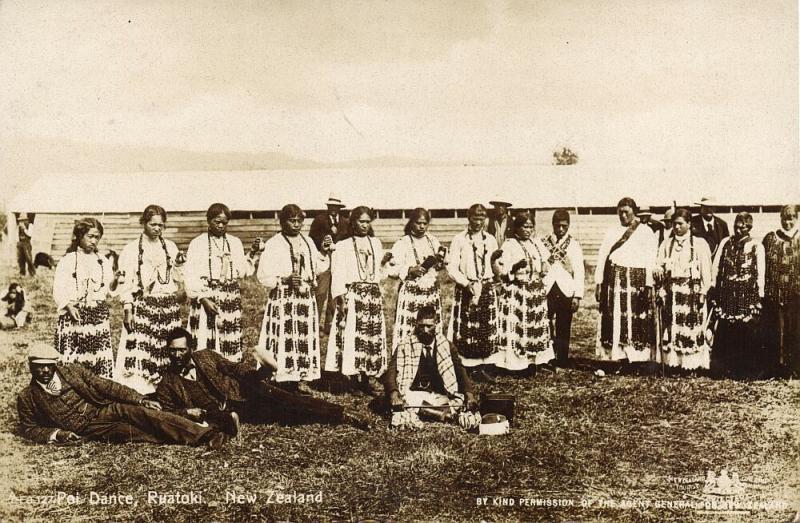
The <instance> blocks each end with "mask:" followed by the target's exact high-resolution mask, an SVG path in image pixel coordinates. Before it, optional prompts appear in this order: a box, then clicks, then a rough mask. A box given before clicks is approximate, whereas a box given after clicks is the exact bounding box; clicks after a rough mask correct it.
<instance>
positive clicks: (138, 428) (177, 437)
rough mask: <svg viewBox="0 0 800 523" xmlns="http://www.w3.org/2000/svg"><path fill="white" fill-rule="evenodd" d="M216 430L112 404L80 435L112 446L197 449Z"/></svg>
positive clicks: (101, 410)
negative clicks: (166, 445)
mask: <svg viewBox="0 0 800 523" xmlns="http://www.w3.org/2000/svg"><path fill="white" fill-rule="evenodd" d="M211 430H212V429H211V428H209V427H201V426H200V425H198V424H197V423H194V422H193V421H189V420H187V419H186V418H183V417H181V416H178V415H176V414H172V413H169V412H162V411H160V410H155V409H148V408H145V407H139V406H138V405H128V404H125V403H112V404H111V405H107V406H105V407H103V408H102V409H100V412H99V413H98V415H97V417H96V418H95V419H94V420H92V421H91V422H90V423H89V425H87V426H86V428H85V429H84V430H82V431H81V433H80V435H81V436H83V437H85V438H87V439H93V440H101V441H107V442H112V443H175V444H178V445H192V446H197V445H200V444H202V443H203V442H204V441H205V440H206V439H207V438H208V437H209V436H210V435H209V434H208V433H209V432H210V431H211Z"/></svg>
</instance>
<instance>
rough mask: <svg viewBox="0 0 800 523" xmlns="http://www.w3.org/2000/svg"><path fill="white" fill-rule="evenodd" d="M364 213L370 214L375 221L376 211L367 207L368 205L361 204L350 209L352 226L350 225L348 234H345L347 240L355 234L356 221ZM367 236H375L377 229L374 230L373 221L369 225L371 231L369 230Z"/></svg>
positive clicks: (350, 223)
mask: <svg viewBox="0 0 800 523" xmlns="http://www.w3.org/2000/svg"><path fill="white" fill-rule="evenodd" d="M362 214H366V215H368V216H369V217H370V219H372V221H375V211H374V210H373V209H372V208H370V207H367V206H366V205H359V206H358V207H356V208H354V209H353V210H352V211H350V219H349V225H350V227H348V231H347V235H345V236H344V238H343V239H345V240H346V239H348V238H350V237H351V236H355V233H354V232H353V231H354V230H355V223H356V221H358V219H359V218H360V217H361V215H362ZM367 236H375V231H374V230H372V224H371V223H370V225H369V231H368V232H367Z"/></svg>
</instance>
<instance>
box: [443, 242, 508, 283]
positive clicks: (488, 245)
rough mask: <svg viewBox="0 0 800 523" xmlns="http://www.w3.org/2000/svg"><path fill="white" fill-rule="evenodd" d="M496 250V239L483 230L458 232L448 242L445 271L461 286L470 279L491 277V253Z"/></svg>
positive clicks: (470, 280)
mask: <svg viewBox="0 0 800 523" xmlns="http://www.w3.org/2000/svg"><path fill="white" fill-rule="evenodd" d="M496 250H497V240H496V239H495V237H494V236H492V235H491V234H488V233H487V232H485V231H480V232H477V233H475V234H470V233H469V231H464V232H460V233H458V234H456V235H455V237H454V238H453V241H452V243H451V244H450V257H449V259H448V261H447V273H448V274H449V275H450V277H451V278H452V279H453V281H455V282H456V283H457V284H458V285H461V286H462V287H466V286H467V285H469V284H470V282H472V281H476V280H481V279H486V278H491V277H492V276H493V273H492V261H491V260H492V254H493V253H494V251H496ZM476 265H477V271H476Z"/></svg>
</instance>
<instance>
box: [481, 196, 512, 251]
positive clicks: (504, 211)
mask: <svg viewBox="0 0 800 523" xmlns="http://www.w3.org/2000/svg"><path fill="white" fill-rule="evenodd" d="M489 204H490V205H491V206H492V207H494V209H492V210H491V211H490V212H489V224H488V225H487V226H486V232H488V233H489V234H491V235H492V236H494V238H495V240H497V246H498V247H502V246H503V242H504V241H506V237H507V236H508V232H509V231H508V228H509V225H510V222H511V220H510V219H509V216H508V208H509V207H511V202H509V201H508V200H506V199H503V198H501V197H499V196H496V197H495V198H494V199H493V200H491V201H490V202H489Z"/></svg>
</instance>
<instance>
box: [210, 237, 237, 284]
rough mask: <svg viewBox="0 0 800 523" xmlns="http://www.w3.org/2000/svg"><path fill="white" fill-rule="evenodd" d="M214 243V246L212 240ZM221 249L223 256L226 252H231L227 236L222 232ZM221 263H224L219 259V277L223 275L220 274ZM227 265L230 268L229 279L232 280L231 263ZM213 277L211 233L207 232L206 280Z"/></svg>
mask: <svg viewBox="0 0 800 523" xmlns="http://www.w3.org/2000/svg"><path fill="white" fill-rule="evenodd" d="M214 245H215V246H216V242H214ZM221 250H222V254H223V256H224V255H225V253H226V252H227V253H228V254H230V252H231V245H230V243H228V237H227V236H226V235H225V234H224V233H223V235H222V249H221ZM223 265H224V264H223V263H222V262H221V261H220V277H222V276H223V274H222V267H223ZM229 265H230V270H231V277H230V279H231V280H233V263H230V264H229ZM213 279H214V277H213V276H212V273H211V233H209V234H208V281H211V280H213Z"/></svg>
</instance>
